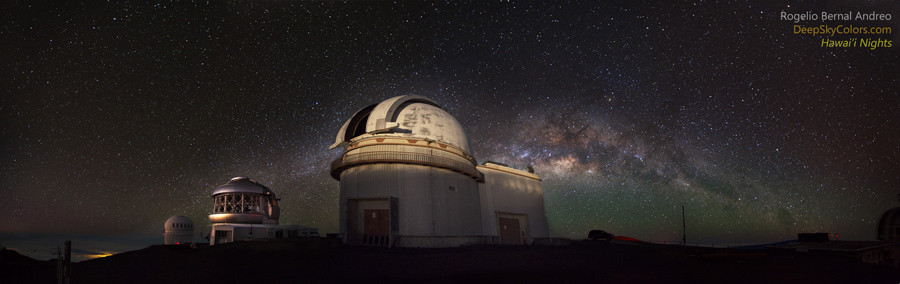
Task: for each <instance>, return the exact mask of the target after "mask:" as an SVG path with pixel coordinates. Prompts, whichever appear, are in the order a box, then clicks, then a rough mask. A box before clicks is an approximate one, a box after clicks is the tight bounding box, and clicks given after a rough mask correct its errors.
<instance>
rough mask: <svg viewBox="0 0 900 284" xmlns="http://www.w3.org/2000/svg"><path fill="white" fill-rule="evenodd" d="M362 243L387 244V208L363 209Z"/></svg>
mask: <svg viewBox="0 0 900 284" xmlns="http://www.w3.org/2000/svg"><path fill="white" fill-rule="evenodd" d="M363 218H364V219H365V221H363V240H362V244H363V245H370V246H387V245H388V233H389V232H390V226H391V215H390V210H388V209H366V210H364V211H363Z"/></svg>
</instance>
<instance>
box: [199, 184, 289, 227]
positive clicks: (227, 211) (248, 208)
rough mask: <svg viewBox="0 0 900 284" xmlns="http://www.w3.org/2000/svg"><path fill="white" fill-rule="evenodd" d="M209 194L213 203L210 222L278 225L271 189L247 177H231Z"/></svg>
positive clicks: (275, 204) (276, 202)
mask: <svg viewBox="0 0 900 284" xmlns="http://www.w3.org/2000/svg"><path fill="white" fill-rule="evenodd" d="M212 197H213V199H214V200H215V205H213V214H210V215H209V221H211V222H213V223H246V224H278V216H279V214H280V209H279V207H278V198H276V197H275V192H274V191H272V190H270V189H269V188H268V187H266V186H264V185H262V184H260V183H258V182H256V181H254V180H252V179H250V178H246V177H236V178H232V179H231V180H230V181H228V183H226V184H223V185H220V186H217V187H216V188H215V189H214V190H213V193H212Z"/></svg>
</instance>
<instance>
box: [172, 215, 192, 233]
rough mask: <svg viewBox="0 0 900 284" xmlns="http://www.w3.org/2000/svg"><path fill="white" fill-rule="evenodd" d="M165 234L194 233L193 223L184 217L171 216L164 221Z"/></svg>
mask: <svg viewBox="0 0 900 284" xmlns="http://www.w3.org/2000/svg"><path fill="white" fill-rule="evenodd" d="M166 232H167V233H168V232H191V233H193V232H194V221H191V219H190V218H188V217H185V216H181V215H178V216H172V217H171V218H169V219H168V220H166Z"/></svg>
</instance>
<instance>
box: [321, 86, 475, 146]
mask: <svg viewBox="0 0 900 284" xmlns="http://www.w3.org/2000/svg"><path fill="white" fill-rule="evenodd" d="M376 135H377V136H383V137H384V136H387V137H389V136H396V137H409V138H424V139H430V140H434V141H438V142H443V143H447V144H450V145H453V146H456V147H458V148H460V149H462V150H463V151H465V152H466V153H467V154H471V153H472V150H471V148H469V137H468V136H467V135H466V132H465V131H464V130H463V128H462V125H460V124H459V121H457V120H456V118H453V116H452V115H450V113H448V112H447V111H445V110H444V109H443V108H441V106H440V105H438V104H437V103H436V102H434V101H432V100H430V99H428V98H425V97H422V96H398V97H393V98H390V99H387V100H384V101H382V102H380V103H378V104H374V105H370V106H367V107H364V108H362V109H360V110H359V111H357V112H356V113H355V114H353V116H352V117H350V119H349V120H347V122H345V123H344V125H343V127H341V130H340V131H339V132H338V135H337V137H336V139H335V143H334V145H332V146H331V147H330V148H331V149H334V148H336V147H338V146H340V145H342V144H344V143H345V142H350V140H352V139H354V138H357V137H371V136H376Z"/></svg>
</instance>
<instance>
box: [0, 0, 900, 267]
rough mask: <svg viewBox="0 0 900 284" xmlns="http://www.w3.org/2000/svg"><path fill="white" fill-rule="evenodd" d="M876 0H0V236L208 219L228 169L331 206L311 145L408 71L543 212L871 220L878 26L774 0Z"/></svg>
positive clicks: (880, 89) (770, 221)
mask: <svg viewBox="0 0 900 284" xmlns="http://www.w3.org/2000/svg"><path fill="white" fill-rule="evenodd" d="M60 2H62V1H60ZM92 2H93V1H92ZM628 2H630V1H628ZM774 2H782V1H774ZM848 2H857V1H848ZM858 5H862V6H858ZM897 7H898V6H897V5H896V4H892V1H872V3H865V4H853V5H843V4H831V6H823V5H821V4H814V3H808V4H803V3H800V4H792V5H790V6H788V5H785V4H783V3H779V4H758V3H752V4H751V3H746V2H733V3H715V2H713V3H710V2H704V1H700V2H699V3H697V4H691V5H683V4H660V3H654V4H646V3H644V4H635V3H617V4H598V3H593V1H589V2H587V3H557V4H539V3H526V2H520V1H511V2H507V1H499V2H498V1H488V2H486V3H455V2H454V3H435V2H427V3H422V2H401V3H386V2H385V3H381V2H379V3H368V2H351V3H337V2H303V1H253V2H251V3H241V2H238V3H219V2H218V1H214V2H211V3H206V2H202V1H201V2H199V3H168V2H167V3H159V4H146V5H145V4H121V3H105V2H97V3H87V4H81V3H56V4H52V5H50V4H38V3H28V4H26V3H22V1H15V2H13V3H11V2H10V1H4V2H3V4H2V9H0V13H2V16H0V24H2V26H0V48H2V49H0V66H3V71H2V75H0V87H2V90H3V94H2V97H0V125H2V126H0V149H2V151H0V237H3V238H0V245H5V246H7V247H10V248H15V249H18V250H20V251H28V250H30V251H31V253H32V255H37V254H38V253H40V252H46V251H47V249H45V248H44V247H36V246H38V245H35V244H29V245H25V244H24V243H26V241H27V240H32V241H33V240H36V239H44V240H51V241H52V242H51V243H52V244H51V245H50V246H49V247H52V248H53V252H54V253H55V247H56V244H57V242H58V243H61V242H62V239H64V238H75V239H84V240H93V241H95V242H96V243H97V245H96V247H95V248H93V249H94V250H95V251H111V252H117V251H121V250H123V249H120V248H118V245H116V244H115V243H116V240H117V239H120V240H125V239H129V240H135V239H139V240H140V241H133V243H136V244H134V245H133V246H136V247H134V248H140V247H143V246H146V245H150V244H154V243H162V232H163V223H164V222H165V220H166V219H167V218H168V217H170V216H173V215H186V216H188V217H190V218H191V219H193V220H194V222H195V224H197V225H196V226H197V227H198V228H199V229H198V232H197V233H198V234H199V233H203V234H204V235H205V234H208V233H209V232H208V231H206V230H208V227H207V225H208V224H209V223H208V219H207V215H208V214H209V212H210V211H211V209H212V199H211V198H210V194H211V192H212V189H213V188H214V187H215V186H217V185H220V184H224V183H225V182H227V181H228V180H229V179H230V178H231V177H235V176H248V177H251V178H253V179H255V180H257V181H259V182H261V183H263V184H265V185H267V186H269V187H270V188H271V189H273V190H274V191H275V192H276V193H277V194H278V195H279V197H280V198H282V201H281V203H280V205H281V208H282V218H281V223H282V224H301V225H306V226H313V227H317V228H319V229H320V233H322V234H323V235H324V234H325V233H333V232H336V231H337V230H338V228H337V227H338V191H339V186H338V182H337V181H336V180H334V179H332V178H331V177H330V175H329V173H328V172H329V163H330V161H332V160H333V159H335V158H337V157H339V155H340V150H339V149H335V150H327V147H328V146H329V145H331V144H332V143H333V142H334V139H335V135H336V134H337V131H338V130H339V129H340V127H341V125H342V124H343V123H344V121H346V120H347V119H349V118H350V116H351V115H352V114H353V113H354V112H355V111H356V110H358V109H359V108H362V107H365V106H367V105H370V104H374V103H377V102H380V101H381V100H384V99H386V98H389V97H393V96H398V95H406V94H416V95H421V96H425V97H428V98H431V99H433V100H435V101H437V102H438V103H439V104H441V105H442V106H443V107H444V108H445V109H446V110H447V111H448V112H450V113H451V114H453V115H454V116H455V117H456V118H457V120H459V121H460V123H461V124H462V125H463V127H464V128H465V130H466V131H467V132H468V134H469V137H470V140H471V141H472V148H473V151H474V153H473V154H474V156H475V157H476V159H477V160H478V162H479V163H482V162H484V161H487V160H492V161H499V162H504V163H507V164H509V165H510V166H513V167H516V168H525V167H526V166H528V165H533V166H534V168H535V170H536V172H537V174H538V175H539V176H541V178H542V179H543V186H544V197H545V203H546V211H547V215H548V217H549V221H550V228H551V235H552V236H554V237H565V238H584V237H586V236H587V231H588V230H590V229H604V230H607V231H609V232H612V233H615V234H617V235H626V236H631V237H634V238H638V239H642V240H648V241H654V242H678V241H679V240H680V239H681V206H682V205H683V206H684V207H685V209H686V213H687V233H688V239H689V242H691V243H694V242H696V243H706V244H712V243H719V244H722V243H761V242H772V241H781V240H786V239H792V238H796V233H798V232H829V233H832V234H834V233H837V234H839V238H840V239H851V240H873V239H875V238H876V226H877V222H878V218H879V216H880V215H881V213H882V212H884V211H886V210H888V209H890V208H892V207H896V206H898V205H900V203H898V201H897V194H898V193H900V156H898V152H900V120H898V115H897V113H898V110H900V100H898V93H897V91H896V90H897V87H898V78H900V76H898V74H900V68H898V66H900V56H898V52H897V49H898V46H893V47H880V48H876V49H874V50H873V49H869V48H863V47H821V46H820V42H821V39H823V38H831V39H835V40H838V39H840V40H845V39H848V38H851V37H854V38H872V39H878V38H881V39H885V40H892V41H893V42H894V45H898V44H900V43H897V37H896V35H895V34H882V35H856V36H849V35H835V36H833V37H829V36H821V35H816V36H813V35H802V34H794V33H793V26H794V25H795V23H794V22H793V21H787V20H781V19H780V18H779V14H780V12H781V11H786V12H788V13H804V12H806V11H811V12H812V13H815V14H818V13H821V12H823V11H825V12H833V13H838V12H842V13H846V12H847V11H854V13H855V11H862V12H865V13H870V12H873V11H874V12H877V13H886V14H891V15H892V16H893V17H900V11H898V9H897ZM897 22H898V21H897V19H893V20H890V21H824V22H823V21H821V20H819V21H806V22H800V23H799V24H800V25H805V26H818V25H822V24H829V25H833V26H837V25H851V24H852V25H854V26H887V27H891V28H893V29H897V28H898V25H897ZM97 240H103V241H97ZM84 243H85V242H81V244H84ZM29 246H30V247H29ZM75 246H76V248H77V247H78V246H79V242H78V241H76V242H75Z"/></svg>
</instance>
